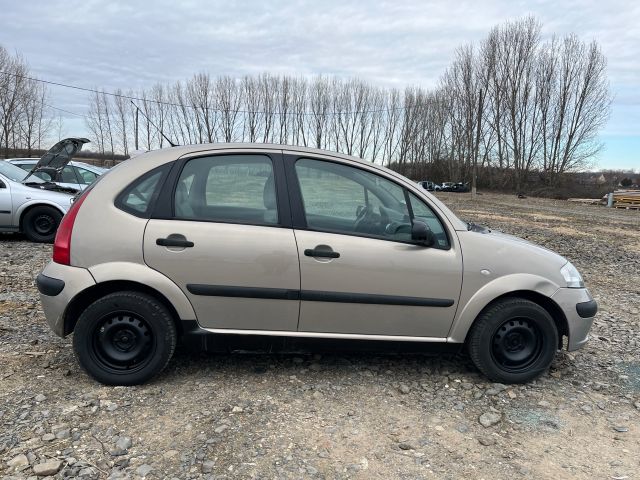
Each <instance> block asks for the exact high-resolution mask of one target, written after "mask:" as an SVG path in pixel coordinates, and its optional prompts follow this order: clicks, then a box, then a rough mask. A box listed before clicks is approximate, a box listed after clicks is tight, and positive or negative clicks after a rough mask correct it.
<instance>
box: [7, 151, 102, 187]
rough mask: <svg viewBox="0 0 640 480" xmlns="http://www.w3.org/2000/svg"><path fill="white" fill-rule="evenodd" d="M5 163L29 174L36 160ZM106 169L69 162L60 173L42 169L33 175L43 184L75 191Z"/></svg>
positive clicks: (13, 160)
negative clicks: (46, 183) (55, 185)
mask: <svg viewBox="0 0 640 480" xmlns="http://www.w3.org/2000/svg"><path fill="white" fill-rule="evenodd" d="M7 161H9V162H11V163H13V164H14V165H16V166H18V167H20V168H21V169H22V170H24V171H25V172H27V173H29V172H30V171H31V170H32V169H33V167H35V166H36V164H37V163H38V161H39V159H38V158H11V159H8V160H7ZM107 171H108V169H106V168H102V167H97V166H95V165H90V164H88V163H84V162H74V161H71V162H69V163H68V164H67V165H66V166H65V167H63V168H62V170H60V171H55V170H48V169H42V170H40V171H38V172H35V173H34V174H33V175H34V176H36V177H38V178H40V179H41V180H44V181H45V182H53V183H57V184H58V185H61V186H63V187H67V188H74V189H76V190H84V189H85V188H87V187H88V186H89V185H91V184H92V183H93V182H95V181H96V179H97V178H98V177H99V176H100V175H102V174H103V173H105V172H107Z"/></svg>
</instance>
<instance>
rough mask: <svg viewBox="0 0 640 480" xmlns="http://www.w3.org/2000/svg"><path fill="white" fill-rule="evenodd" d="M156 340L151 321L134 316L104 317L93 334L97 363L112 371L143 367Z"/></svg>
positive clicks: (126, 314) (113, 315) (123, 314)
mask: <svg viewBox="0 0 640 480" xmlns="http://www.w3.org/2000/svg"><path fill="white" fill-rule="evenodd" d="M153 343H154V338H153V334H152V331H151V328H150V327H149V325H148V324H147V322H146V321H145V320H144V319H142V318H140V317H138V316H136V315H133V314H130V313H122V314H112V315H109V316H106V317H104V318H102V319H101V320H100V321H99V322H98V324H97V325H96V329H95V333H94V335H93V347H94V348H93V351H94V353H95V355H96V357H97V360H98V361H99V362H100V363H101V364H102V365H103V366H104V367H107V368H108V369H111V370H127V371H129V370H131V369H135V368H139V367H142V366H143V365H144V364H145V363H146V362H147V361H148V360H149V359H150V357H151V353H152V350H153Z"/></svg>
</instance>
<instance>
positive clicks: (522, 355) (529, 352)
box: [491, 318, 542, 372]
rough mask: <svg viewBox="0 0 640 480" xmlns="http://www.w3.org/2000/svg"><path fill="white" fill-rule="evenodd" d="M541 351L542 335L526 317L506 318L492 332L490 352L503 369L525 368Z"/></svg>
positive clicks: (514, 370)
mask: <svg viewBox="0 0 640 480" xmlns="http://www.w3.org/2000/svg"><path fill="white" fill-rule="evenodd" d="M541 352H542V336H541V334H540V331H539V329H538V327H537V326H536V324H535V323H533V322H532V321H531V320H529V319H528V318H515V319H511V320H507V321H506V322H504V323H503V324H502V325H500V326H499V327H498V328H497V330H496V331H495V333H494V334H493V340H492V345H491V353H492V355H493V358H494V360H495V361H496V363H497V364H498V365H499V366H500V367H501V368H503V369H504V370H507V371H511V372H517V371H521V370H525V369H527V368H528V367H530V366H531V365H532V364H533V363H535V362H536V361H537V360H538V358H539V357H540V354H541Z"/></svg>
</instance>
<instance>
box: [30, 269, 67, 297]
mask: <svg viewBox="0 0 640 480" xmlns="http://www.w3.org/2000/svg"><path fill="white" fill-rule="evenodd" d="M36 286H37V287H38V291H39V292H40V293H41V294H43V295H46V296H48V297H55V296H56V295H58V294H59V293H60V292H61V291H62V290H64V281H62V280H60V279H57V278H51V277H47V276H46V275H43V274H42V273H41V274H39V275H38V276H37V277H36Z"/></svg>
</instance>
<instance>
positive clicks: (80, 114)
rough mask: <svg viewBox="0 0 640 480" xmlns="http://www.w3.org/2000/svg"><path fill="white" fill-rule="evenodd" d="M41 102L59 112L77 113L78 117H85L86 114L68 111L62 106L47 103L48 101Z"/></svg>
mask: <svg viewBox="0 0 640 480" xmlns="http://www.w3.org/2000/svg"><path fill="white" fill-rule="evenodd" d="M42 104H43V105H44V106H45V107H49V108H53V109H54V110H60V111H61V112H64V113H69V114H71V115H77V116H78V117H84V118H86V115H83V114H82V113H76V112H70V111H69V110H65V109H64V108H59V107H54V106H53V105H49V104H48V103H44V102H43V103H42Z"/></svg>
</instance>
